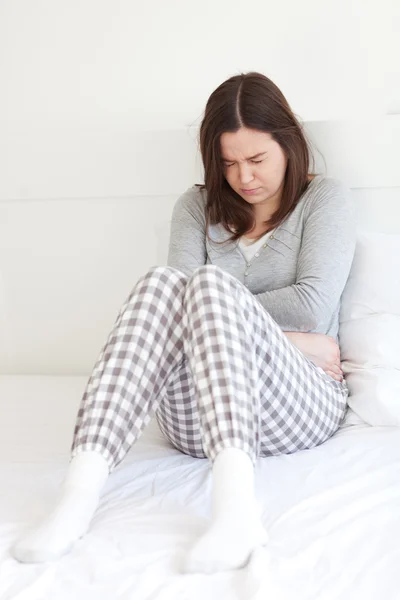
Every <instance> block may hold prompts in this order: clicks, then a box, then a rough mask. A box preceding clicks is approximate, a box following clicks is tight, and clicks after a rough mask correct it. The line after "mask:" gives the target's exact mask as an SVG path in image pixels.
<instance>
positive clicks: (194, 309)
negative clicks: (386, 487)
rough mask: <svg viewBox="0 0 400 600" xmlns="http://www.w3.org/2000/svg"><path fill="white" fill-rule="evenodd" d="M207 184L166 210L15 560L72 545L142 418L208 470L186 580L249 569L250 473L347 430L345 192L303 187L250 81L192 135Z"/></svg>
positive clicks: (293, 139) (281, 128) (263, 82)
mask: <svg viewBox="0 0 400 600" xmlns="http://www.w3.org/2000/svg"><path fill="white" fill-rule="evenodd" d="M200 150H201V155H202V159H203V165H204V180H205V184H204V185H194V186H193V187H191V188H189V189H188V190H187V191H186V192H185V193H183V194H182V196H180V197H179V199H178V200H177V202H176V204H175V206H174V209H173V214H172V223H171V232H170V246H169V254H168V266H156V267H152V268H151V269H150V270H149V271H148V272H147V273H145V274H144V275H143V276H142V277H140V279H139V280H138V281H137V282H136V283H135V285H134V286H133V289H132V292H131V293H130V295H129V297H128V298H127V299H126V301H125V302H124V304H123V306H122V307H121V309H120V311H119V314H118V316H117V319H116V321H115V324H114V327H113V329H112V331H111V332H110V334H109V337H108V339H107V341H106V343H105V345H104V347H103V348H102V350H101V352H100V355H99V357H98V360H97V362H96V364H95V365H94V368H93V372H92V374H91V376H90V378H89V380H88V383H87V387H86V389H85V392H84V394H83V398H82V401H81V405H80V408H79V412H78V415H77V421H76V425H75V430H74V438H73V443H72V448H71V460H70V464H69V468H68V472H67V474H66V477H65V481H64V483H63V486H62V490H61V494H60V498H59V501H58V503H57V505H56V506H55V507H54V510H53V511H52V512H51V514H50V515H49V516H48V517H47V518H46V519H45V520H44V521H43V522H42V523H40V524H39V525H37V526H36V527H35V528H34V529H33V530H32V531H31V532H29V533H27V535H25V537H23V539H22V540H20V541H18V542H17V543H16V544H15V545H14V547H13V548H12V553H13V555H14V557H15V558H17V559H18V560H20V561H22V562H40V561H46V560H50V559H55V558H57V557H59V556H61V555H63V554H65V553H66V552H68V551H69V550H70V549H71V548H72V547H73V545H74V543H75V542H76V540H77V539H78V538H80V537H82V536H83V535H84V533H85V532H86V531H87V529H88V527H89V523H90V521H91V518H92V516H93V514H94V512H95V510H96V507H97V506H98V503H99V498H100V492H101V489H102V487H103V485H104V483H105V481H106V479H107V477H108V475H109V474H110V473H111V472H112V471H113V469H115V467H116V466H117V465H118V464H119V463H120V462H121V461H122V460H123V458H124V457H125V455H126V454H127V452H128V451H129V450H130V448H131V446H132V445H133V444H134V443H135V442H136V440H137V439H138V438H139V436H140V435H141V433H142V432H143V430H144V428H145V426H146V425H147V424H148V423H149V421H150V418H151V416H152V415H153V414H155V415H156V418H157V420H158V423H159V426H160V429H161V431H162V432H163V434H164V435H165V436H166V437H167V438H168V440H170V442H171V443H172V444H173V445H174V446H175V447H176V448H177V449H179V450H180V451H181V452H184V453H186V454H189V455H191V456H193V457H196V458H208V459H209V461H210V465H211V467H212V478H213V489H212V514H211V522H210V527H209V529H208V530H207V532H206V533H205V534H204V535H203V536H202V537H200V539H198V540H197V541H196V542H195V544H194V545H193V546H192V548H191V549H190V551H189V552H188V554H187V557H186V562H185V566H184V570H185V571H187V572H208V573H210V572H216V571H219V570H224V569H234V568H238V567H241V566H242V565H243V564H245V563H246V561H247V560H248V558H249V557H250V555H251V553H252V551H253V550H254V548H256V547H257V546H259V545H261V544H265V543H266V542H267V539H268V536H267V532H266V531H265V529H264V527H263V525H262V522H261V518H260V514H259V510H258V506H257V503H256V500H255V494H254V465H255V462H256V460H257V459H258V458H263V457H268V456H273V455H279V454H288V453H293V452H296V451H300V450H304V449H309V448H313V447H315V446H317V445H318V444H321V443H323V442H324V441H325V440H327V439H328V438H329V437H330V436H332V434H333V433H334V432H335V431H336V430H337V429H338V427H339V425H340V424H341V422H342V419H343V417H344V415H345V411H346V404H347V396H348V388H347V385H346V382H345V380H344V379H343V373H342V371H341V367H340V353H339V346H338V341H339V337H338V333H339V331H338V327H339V309H340V298H341V294H342V291H343V288H344V286H345V283H346V280H347V278H348V275H349V271H350V267H351V263H352V260H353V255H354V250H355V242H356V225H355V214H354V208H353V205H352V202H351V199H350V193H349V190H348V189H347V188H346V186H344V185H343V184H342V183H341V182H340V181H338V180H337V179H334V178H331V177H324V176H322V175H316V174H311V173H309V160H310V155H311V154H310V151H309V148H308V144H307V141H306V138H305V136H304V132H303V130H302V127H301V125H300V123H299V122H298V120H297V119H296V117H295V115H294V114H293V112H292V110H291V109H290V107H289V105H288V103H287V101H286V99H285V98H284V96H283V94H282V92H281V91H280V90H279V89H278V88H277V87H276V85H274V83H273V82H272V81H270V80H269V79H268V78H267V77H265V76H264V75H262V74H260V73H254V72H251V73H247V74H241V75H237V76H234V77H231V78H229V79H228V80H227V81H225V82H223V83H222V84H221V85H220V86H219V87H218V88H217V89H216V90H215V91H214V92H213V93H212V94H211V96H210V98H209V99H208V102H207V105H206V109H205V114H204V118H203V120H202V123H201V128H200Z"/></svg>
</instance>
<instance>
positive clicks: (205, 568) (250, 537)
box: [183, 448, 268, 573]
mask: <svg viewBox="0 0 400 600" xmlns="http://www.w3.org/2000/svg"><path fill="white" fill-rule="evenodd" d="M267 541H268V534H267V532H266V531H265V529H264V527H263V525H262V522H261V518H260V510H259V507H258V506H257V502H256V499H255V493H254V466H253V463H252V461H251V459H250V457H249V456H248V454H247V453H246V452H244V451H242V450H239V449H238V448H226V449H224V450H222V451H221V452H220V453H219V454H218V456H217V457H216V459H215V460H214V464H213V492H212V520H211V526H210V528H209V529H208V531H207V532H206V533H205V534H204V535H203V536H202V537H201V538H200V539H199V540H198V541H197V542H196V543H195V544H194V546H193V547H192V548H191V550H190V552H189V554H188V556H187V557H186V560H185V565H184V569H183V570H184V571H185V572H186V573H196V572H201V573H215V572H218V571H224V570H228V569H237V568H240V567H242V566H244V564H246V562H247V561H248V559H249V558H250V555H251V553H252V551H253V550H254V549H255V548H257V547H258V546H261V545H264V544H266V543H267Z"/></svg>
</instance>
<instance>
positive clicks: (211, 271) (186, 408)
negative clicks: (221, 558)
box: [71, 264, 348, 472]
mask: <svg viewBox="0 0 400 600" xmlns="http://www.w3.org/2000/svg"><path fill="white" fill-rule="evenodd" d="M347 396H348V388H347V385H346V382H345V380H343V382H342V383H341V382H338V381H336V380H334V379H333V378H332V377H330V376H329V375H327V374H326V373H324V372H323V371H322V369H320V368H318V367H317V366H316V365H315V364H314V363H313V362H312V361H311V360H309V359H308V358H306V357H305V355H304V354H302V352H300V350H298V349H297V348H296V347H295V346H294V345H293V344H292V343H291V342H290V341H289V340H288V338H287V337H286V336H285V335H284V334H283V332H282V330H281V328H280V327H279V326H278V324H277V323H276V321H274V320H273V318H272V317H271V316H270V315H269V313H268V311H266V310H265V309H264V308H263V307H262V306H261V304H260V303H259V302H258V300H256V298H255V296H254V295H253V294H252V293H251V292H250V291H249V290H248V289H247V287H246V286H244V285H243V284H242V283H241V282H240V281H239V280H237V279H236V278H234V277H233V276H231V275H230V274H229V273H227V272H226V271H223V270H222V269H221V268H220V267H218V266H216V265H211V264H208V265H204V266H201V267H199V268H197V269H196V270H195V272H194V273H193V274H192V275H191V276H190V277H189V276H187V275H185V274H184V273H183V272H182V271H179V270H177V269H175V268H172V267H168V266H167V267H165V266H156V267H152V268H150V269H149V271H148V272H147V273H146V274H145V275H143V276H142V277H140V279H139V280H138V281H137V283H136V284H135V286H134V287H133V290H132V292H131V293H130V295H129V296H128V298H127V300H126V301H125V303H124V304H123V306H122V307H121V310H120V312H119V314H118V316H117V319H116V321H115V324H114V326H113V328H112V330H111V332H110V334H109V336H108V339H107V340H106V343H105V344H104V346H103V348H102V350H101V352H100V355H99V357H98V359H97V362H96V363H95V365H94V368H93V371H92V374H91V376H90V378H89V380H88V383H87V385H86V389H85V391H84V394H83V397H82V400H81V404H80V407H79V411H78V415H77V419H76V425H75V430H74V435H73V442H72V448H71V459H72V457H73V456H75V455H76V454H77V453H79V452H82V451H86V450H90V451H97V452H99V453H101V454H102V455H103V456H104V457H105V458H106V460H107V462H108V465H109V470H110V472H111V471H112V470H113V469H114V468H115V467H116V466H117V465H118V463H119V462H121V461H122V459H123V458H124V456H125V455H126V454H127V452H128V451H129V449H130V448H131V446H132V445H133V443H134V442H135V441H136V440H137V439H138V438H139V436H140V435H141V434H142V432H143V430H144V428H145V427H146V425H147V424H148V423H149V421H150V419H151V417H152V415H153V414H155V417H156V418H157V421H158V424H159V427H160V429H161V431H162V433H163V434H164V435H165V436H166V438H167V439H168V440H169V441H170V442H171V443H172V445H173V446H174V447H175V448H177V449H178V450H180V451H181V452H183V453H185V454H189V455H191V456H194V457H197V458H205V457H208V458H209V459H210V460H211V461H213V460H214V459H215V457H216V456H217V454H218V453H219V452H220V450H222V449H223V448H226V447H235V448H240V449H242V450H244V451H245V452H247V453H248V454H249V456H250V457H251V459H252V460H253V463H254V464H255V462H256V459H257V457H264V456H272V455H278V454H290V453H293V452H296V451H297V450H302V449H306V448H311V447H313V446H317V445H319V444H321V443H322V442H324V441H325V440H327V439H328V438H329V437H330V436H331V435H332V434H333V433H334V432H335V431H336V430H337V429H338V427H339V425H340V423H341V421H342V419H343V417H344V415H345V411H346V405H347Z"/></svg>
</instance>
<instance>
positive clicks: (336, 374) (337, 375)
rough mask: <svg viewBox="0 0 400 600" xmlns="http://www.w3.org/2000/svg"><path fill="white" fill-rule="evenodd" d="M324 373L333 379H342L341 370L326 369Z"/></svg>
mask: <svg viewBox="0 0 400 600" xmlns="http://www.w3.org/2000/svg"><path fill="white" fill-rule="evenodd" d="M326 373H327V374H328V375H330V376H331V377H332V378H333V379H335V381H343V371H341V370H340V372H338V371H337V370H335V371H333V370H332V369H327V371H326Z"/></svg>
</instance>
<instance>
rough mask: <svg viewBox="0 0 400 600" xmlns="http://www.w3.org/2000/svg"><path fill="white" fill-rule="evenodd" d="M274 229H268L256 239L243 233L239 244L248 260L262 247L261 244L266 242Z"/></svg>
mask: <svg viewBox="0 0 400 600" xmlns="http://www.w3.org/2000/svg"><path fill="white" fill-rule="evenodd" d="M273 231H274V230H273V229H271V231H268V232H267V233H266V234H264V235H263V236H262V237H261V238H260V239H258V240H256V241H254V240H251V239H250V238H248V237H246V236H244V235H242V237H241V238H240V240H239V246H240V249H241V251H242V252H243V254H244V255H245V257H246V259H247V260H248V261H250V260H251V259H252V258H253V256H254V255H255V254H256V252H257V251H258V250H259V249H260V248H261V246H262V245H263V244H265V242H266V240H267V239H268V238H269V236H270V235H271V233H273Z"/></svg>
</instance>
